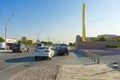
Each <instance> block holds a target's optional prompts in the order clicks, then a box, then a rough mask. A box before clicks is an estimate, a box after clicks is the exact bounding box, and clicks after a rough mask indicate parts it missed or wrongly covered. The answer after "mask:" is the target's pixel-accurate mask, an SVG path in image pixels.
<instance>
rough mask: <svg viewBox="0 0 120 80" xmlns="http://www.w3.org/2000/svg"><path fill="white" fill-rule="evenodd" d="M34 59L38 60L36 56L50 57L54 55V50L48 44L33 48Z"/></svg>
mask: <svg viewBox="0 0 120 80" xmlns="http://www.w3.org/2000/svg"><path fill="white" fill-rule="evenodd" d="M34 55H35V56H34V57H35V60H38V58H43V57H47V58H48V59H51V58H52V57H53V56H54V50H52V48H51V47H50V46H40V47H38V48H37V49H36V50H35V53H34Z"/></svg>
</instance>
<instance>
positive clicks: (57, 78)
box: [56, 66, 62, 80]
mask: <svg viewBox="0 0 120 80" xmlns="http://www.w3.org/2000/svg"><path fill="white" fill-rule="evenodd" d="M61 75H62V66H60V68H59V70H58V74H57V77H56V80H61Z"/></svg>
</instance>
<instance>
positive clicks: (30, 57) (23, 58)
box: [5, 56, 35, 63]
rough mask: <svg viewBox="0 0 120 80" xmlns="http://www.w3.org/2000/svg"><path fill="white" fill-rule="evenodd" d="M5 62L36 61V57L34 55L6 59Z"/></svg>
mask: <svg viewBox="0 0 120 80" xmlns="http://www.w3.org/2000/svg"><path fill="white" fill-rule="evenodd" d="M5 62H9V63H16V62H17V63H20V62H35V59H34V57H33V56H27V57H20V58H12V59H7V60H5Z"/></svg>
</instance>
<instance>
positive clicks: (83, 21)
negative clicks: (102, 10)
mask: <svg viewBox="0 0 120 80" xmlns="http://www.w3.org/2000/svg"><path fill="white" fill-rule="evenodd" d="M85 27H86V4H85V3H83V13H82V42H86V30H85Z"/></svg>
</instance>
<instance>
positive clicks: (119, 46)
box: [106, 44, 120, 48]
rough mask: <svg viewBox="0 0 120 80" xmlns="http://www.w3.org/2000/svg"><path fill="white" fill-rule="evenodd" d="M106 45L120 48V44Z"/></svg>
mask: <svg viewBox="0 0 120 80" xmlns="http://www.w3.org/2000/svg"><path fill="white" fill-rule="evenodd" d="M106 47H109V48H120V44H112V45H106Z"/></svg>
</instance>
